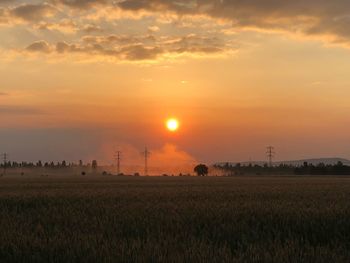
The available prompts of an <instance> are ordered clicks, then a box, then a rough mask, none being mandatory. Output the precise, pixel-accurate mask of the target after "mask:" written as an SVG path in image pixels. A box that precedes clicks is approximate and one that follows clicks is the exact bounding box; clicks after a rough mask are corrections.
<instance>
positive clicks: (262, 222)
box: [0, 176, 350, 262]
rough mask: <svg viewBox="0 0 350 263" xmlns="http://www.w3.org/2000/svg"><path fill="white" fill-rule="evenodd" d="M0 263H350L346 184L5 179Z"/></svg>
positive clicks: (340, 180)
mask: <svg viewBox="0 0 350 263" xmlns="http://www.w3.org/2000/svg"><path fill="white" fill-rule="evenodd" d="M0 262H350V177H349V178H347V177H201V178H199V177H193V178H192V177H110V176H105V177H102V176H100V177H78V176H76V177H72V178H69V177H64V176H62V177H45V178H40V177H37V178H34V177H33V178H10V177H9V176H8V177H3V178H1V179H0Z"/></svg>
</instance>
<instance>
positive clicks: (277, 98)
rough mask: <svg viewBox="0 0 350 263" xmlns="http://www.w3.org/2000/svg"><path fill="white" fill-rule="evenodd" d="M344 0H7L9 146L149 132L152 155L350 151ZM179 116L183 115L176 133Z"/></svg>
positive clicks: (88, 147)
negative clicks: (270, 149)
mask: <svg viewBox="0 0 350 263" xmlns="http://www.w3.org/2000/svg"><path fill="white" fill-rule="evenodd" d="M349 10H350V3H347V2H345V1H341V0H335V1H332V4H330V2H329V1H326V0H317V1H308V2H305V1H301V0H300V1H291V0H287V1H268V2H265V3H263V1H258V0H251V1H236V0H231V1H215V0H201V1H200V0H198V1H182V0H180V1H179V0H177V1H163V0H150V1H141V0H125V1H114V2H112V1H108V0H106V1H101V0H80V1H65V0H52V1H48V2H43V1H40V0H37V1H20V0H18V1H0V36H1V39H2V41H1V42H0V54H1V58H2V59H1V61H0V119H1V122H0V151H7V152H9V153H10V155H11V156H12V158H13V159H16V160H33V161H34V160H37V159H42V160H44V159H48V160H51V159H53V160H63V159H66V160H71V161H76V160H79V159H85V160H89V159H92V158H94V159H98V160H101V162H104V163H112V162H113V156H111V152H113V150H114V149H115V148H123V147H124V148H125V147H126V148H125V149H134V150H133V151H142V149H143V148H144V146H145V145H147V146H148V147H149V148H150V149H151V151H153V152H156V153H162V157H159V156H158V157H157V158H158V160H156V158H155V157H154V158H155V159H154V161H155V162H160V163H162V162H163V161H160V159H162V158H163V159H164V158H165V159H164V160H166V158H170V159H171V158H172V160H175V159H176V162H177V161H179V162H180V163H181V164H184V165H187V164H189V163H190V164H191V163H193V162H197V161H203V162H207V163H212V162H215V161H244V160H249V159H252V160H264V159H265V147H266V146H267V145H274V146H275V147H276V151H277V159H279V160H286V159H300V158H309V157H335V156H339V157H345V158H350V147H348V145H347V141H348V133H349V128H350V127H349V126H350V122H349V117H348V116H349V114H350V108H349V106H348V98H349V95H350V90H349V85H350V75H349V68H350V51H349V41H350V30H349V27H348V24H349V23H348V22H349V16H348V11H349ZM173 116H174V117H177V118H178V119H179V121H180V122H181V127H180V129H179V130H178V132H176V133H169V131H167V130H166V129H165V127H164V121H165V119H166V118H168V117H173ZM136 149H137V150H136ZM164 149H166V150H164ZM169 149H171V150H169ZM125 151H128V152H129V150H125ZM158 155H160V154H158ZM169 156H170V157H169ZM171 156H175V157H171ZM183 156H186V158H182V157H183ZM174 158H175V159H174ZM129 159H130V160H134V159H133V158H132V157H131V156H130V158H129ZM184 159H185V160H184ZM125 161H126V160H125ZM130 162H131V161H130ZM140 162H142V160H141V161H140ZM164 162H170V161H169V160H168V161H164ZM173 162H174V161H173Z"/></svg>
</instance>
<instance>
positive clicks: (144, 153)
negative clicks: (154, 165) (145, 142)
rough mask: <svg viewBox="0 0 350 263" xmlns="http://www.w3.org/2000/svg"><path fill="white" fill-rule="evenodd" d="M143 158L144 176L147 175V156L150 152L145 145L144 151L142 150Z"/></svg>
mask: <svg viewBox="0 0 350 263" xmlns="http://www.w3.org/2000/svg"><path fill="white" fill-rule="evenodd" d="M142 154H143V156H144V158H145V176H148V158H149V156H150V155H151V152H150V151H148V149H147V147H145V151H144V152H142Z"/></svg>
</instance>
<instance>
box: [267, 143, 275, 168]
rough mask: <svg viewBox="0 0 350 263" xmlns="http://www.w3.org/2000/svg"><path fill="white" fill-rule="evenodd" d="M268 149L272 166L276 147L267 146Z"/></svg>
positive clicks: (268, 156)
mask: <svg viewBox="0 0 350 263" xmlns="http://www.w3.org/2000/svg"><path fill="white" fill-rule="evenodd" d="M266 149H267V150H266V155H267V158H268V160H269V166H270V167H272V159H273V158H274V157H275V155H276V152H275V148H274V147H273V146H267V147H266Z"/></svg>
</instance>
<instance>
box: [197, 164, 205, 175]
mask: <svg viewBox="0 0 350 263" xmlns="http://www.w3.org/2000/svg"><path fill="white" fill-rule="evenodd" d="M194 172H195V173H196V174H197V175H198V176H206V175H207V174H208V166H206V165H205V164H198V165H197V166H196V167H194Z"/></svg>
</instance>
